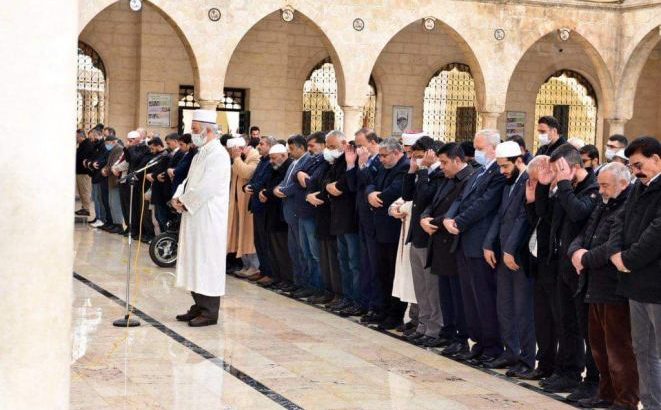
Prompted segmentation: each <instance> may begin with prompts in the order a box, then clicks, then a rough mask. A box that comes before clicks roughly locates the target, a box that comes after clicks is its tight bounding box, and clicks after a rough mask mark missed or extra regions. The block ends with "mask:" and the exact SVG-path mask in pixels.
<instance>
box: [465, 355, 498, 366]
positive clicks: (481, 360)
mask: <svg viewBox="0 0 661 410" xmlns="http://www.w3.org/2000/svg"><path fill="white" fill-rule="evenodd" d="M497 359H498V358H497V357H495V356H491V355H490V354H485V353H482V355H481V356H479V357H476V358H474V359H471V360H469V361H468V364H472V365H473V366H480V367H485V368H486V366H487V365H489V364H490V363H493V362H495V361H496V360H497Z"/></svg>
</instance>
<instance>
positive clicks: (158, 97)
mask: <svg viewBox="0 0 661 410" xmlns="http://www.w3.org/2000/svg"><path fill="white" fill-rule="evenodd" d="M171 110H172V95H171V94H152V93H149V94H147V126H148V127H160V128H170V112H171Z"/></svg>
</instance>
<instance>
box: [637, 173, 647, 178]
mask: <svg viewBox="0 0 661 410" xmlns="http://www.w3.org/2000/svg"><path fill="white" fill-rule="evenodd" d="M636 178H640V179H645V178H647V175H645V174H643V173H642V172H638V173H637V174H636Z"/></svg>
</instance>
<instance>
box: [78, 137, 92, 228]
mask: <svg viewBox="0 0 661 410" xmlns="http://www.w3.org/2000/svg"><path fill="white" fill-rule="evenodd" d="M76 143H77V144H78V146H77V147H76V189H77V191H78V196H79V197H80V205H81V207H80V209H79V210H77V211H76V215H79V216H90V206H91V202H92V179H91V178H90V173H89V169H87V168H86V167H85V165H83V163H84V162H86V161H89V160H90V159H91V157H92V151H93V150H94V144H93V143H92V141H91V140H90V139H89V138H87V136H86V135H85V131H83V130H77V131H76Z"/></svg>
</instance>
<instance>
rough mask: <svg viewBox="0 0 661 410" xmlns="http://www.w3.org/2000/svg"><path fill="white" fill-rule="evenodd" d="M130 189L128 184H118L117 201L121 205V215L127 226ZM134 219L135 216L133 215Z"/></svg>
mask: <svg viewBox="0 0 661 410" xmlns="http://www.w3.org/2000/svg"><path fill="white" fill-rule="evenodd" d="M130 195H131V187H130V185H129V184H119V201H120V202H121V204H122V213H123V214H124V224H125V225H126V226H129V199H130V198H129V197H130ZM133 217H134V218H135V215H133Z"/></svg>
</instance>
